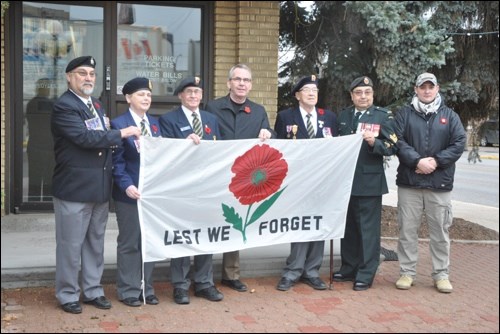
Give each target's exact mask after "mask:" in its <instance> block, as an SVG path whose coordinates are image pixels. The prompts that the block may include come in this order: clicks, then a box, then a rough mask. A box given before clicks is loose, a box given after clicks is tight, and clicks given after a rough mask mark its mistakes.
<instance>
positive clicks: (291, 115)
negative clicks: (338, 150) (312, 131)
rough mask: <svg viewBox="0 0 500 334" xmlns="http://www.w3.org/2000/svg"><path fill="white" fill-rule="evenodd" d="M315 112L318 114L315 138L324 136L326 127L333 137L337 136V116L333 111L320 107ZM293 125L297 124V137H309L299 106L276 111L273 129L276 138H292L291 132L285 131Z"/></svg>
mask: <svg viewBox="0 0 500 334" xmlns="http://www.w3.org/2000/svg"><path fill="white" fill-rule="evenodd" d="M316 113H317V116H318V117H317V119H318V120H317V127H316V128H317V131H316V138H324V137H325V136H324V134H323V131H324V130H325V129H327V128H329V129H330V133H331V135H332V136H333V137H335V136H337V135H338V133H337V125H336V121H337V116H336V115H335V113H334V112H333V111H330V110H326V109H321V108H316ZM293 125H297V126H298V130H297V134H296V137H297V139H309V134H308V133H307V127H306V125H305V124H304V119H303V118H302V115H301V114H300V109H299V107H295V108H289V109H286V110H282V111H280V112H278V116H277V117H276V123H275V125H274V130H275V131H276V133H277V134H278V139H293V133H292V132H291V131H290V132H288V131H287V130H289V128H290V127H291V126H293ZM287 126H288V129H287ZM325 131H326V130H325Z"/></svg>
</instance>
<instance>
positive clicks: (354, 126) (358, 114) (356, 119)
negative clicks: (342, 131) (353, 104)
mask: <svg viewBox="0 0 500 334" xmlns="http://www.w3.org/2000/svg"><path fill="white" fill-rule="evenodd" d="M360 117H361V111H358V112H356V114H355V115H354V119H353V120H352V130H353V131H354V133H356V131H357V130H358V123H359V118H360Z"/></svg>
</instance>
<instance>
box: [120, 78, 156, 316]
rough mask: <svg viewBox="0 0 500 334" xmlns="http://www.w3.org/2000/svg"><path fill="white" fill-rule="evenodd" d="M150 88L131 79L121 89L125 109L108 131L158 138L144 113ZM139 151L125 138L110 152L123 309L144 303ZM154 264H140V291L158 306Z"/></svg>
mask: <svg viewBox="0 0 500 334" xmlns="http://www.w3.org/2000/svg"><path fill="white" fill-rule="evenodd" d="M152 89H153V85H152V83H151V81H150V80H149V79H147V78H141V77H138V78H134V79H132V80H130V81H128V82H127V83H126V84H125V85H124V86H123V89H122V93H123V95H125V98H126V99H127V102H128V103H129V109H128V110H127V111H126V112H125V113H124V114H122V115H120V116H118V117H117V118H115V119H114V120H112V121H111V128H112V129H123V128H126V127H128V126H137V127H138V128H139V129H141V134H142V136H153V137H160V136H161V133H160V123H158V120H157V119H156V118H154V117H152V116H150V115H148V113H147V111H148V110H149V108H150V107H151V90H152ZM139 151H140V147H139V143H138V141H137V140H136V139H135V138H125V139H123V140H122V145H121V146H120V147H118V148H116V149H115V150H114V151H113V181H114V182H113V199H114V200H115V209H116V219H117V222H118V238H117V243H118V245H117V257H116V259H117V280H116V289H117V293H118V299H119V300H121V301H122V302H123V303H124V304H125V305H128V306H132V307H136V306H140V305H141V304H142V303H141V301H144V297H143V294H142V290H141V279H142V275H141V273H142V255H141V228H140V224H139V214H138V211H137V200H138V199H139V198H140V193H139V190H138V189H137V188H138V186H139V167H140V162H141V160H140V155H139ZM153 269H154V262H146V263H144V289H145V295H146V298H145V299H146V303H147V304H150V305H156V304H158V303H159V300H158V298H157V297H156V296H155V294H154V288H153V282H152V276H153Z"/></svg>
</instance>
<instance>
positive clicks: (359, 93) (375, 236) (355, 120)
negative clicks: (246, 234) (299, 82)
mask: <svg viewBox="0 0 500 334" xmlns="http://www.w3.org/2000/svg"><path fill="white" fill-rule="evenodd" d="M350 91H351V99H352V102H353V104H354V105H352V106H350V107H347V108H345V109H344V110H342V111H341V112H340V114H339V117H338V119H337V126H338V132H339V135H340V136H345V135H350V134H354V133H356V132H361V133H362V134H361V135H362V136H363V143H362V145H361V148H360V151H359V153H358V162H357V164H356V167H355V171H354V179H353V184H352V189H351V197H350V200H349V206H348V209H347V217H346V227H345V234H344V238H342V240H341V245H340V248H341V257H342V266H341V267H340V270H339V271H338V272H336V273H334V274H333V277H332V279H333V280H334V281H336V282H344V281H354V285H353V289H354V290H355V291H362V290H367V289H368V288H370V287H371V286H372V284H373V280H374V278H375V273H376V272H377V268H378V265H379V261H380V225H381V224H380V221H381V214H382V195H383V194H387V193H388V192H389V190H388V188H387V181H386V178H385V172H384V156H391V155H394V154H396V152H397V148H396V145H395V143H396V141H397V139H396V135H395V133H394V129H393V117H392V114H391V112H390V111H389V110H387V109H384V108H380V107H377V106H374V105H373V95H374V91H373V81H372V80H371V79H370V78H369V77H367V76H362V77H359V78H356V79H354V81H353V82H352V83H351V86H350Z"/></svg>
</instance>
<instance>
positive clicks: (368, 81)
mask: <svg viewBox="0 0 500 334" xmlns="http://www.w3.org/2000/svg"><path fill="white" fill-rule="evenodd" d="M363 82H364V84H365V85H368V84H369V83H370V80H369V79H368V77H365V78H364V79H363Z"/></svg>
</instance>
